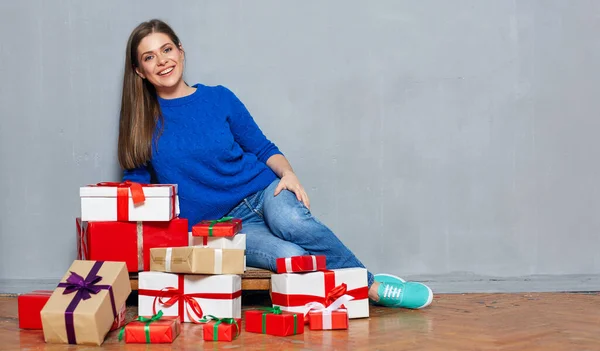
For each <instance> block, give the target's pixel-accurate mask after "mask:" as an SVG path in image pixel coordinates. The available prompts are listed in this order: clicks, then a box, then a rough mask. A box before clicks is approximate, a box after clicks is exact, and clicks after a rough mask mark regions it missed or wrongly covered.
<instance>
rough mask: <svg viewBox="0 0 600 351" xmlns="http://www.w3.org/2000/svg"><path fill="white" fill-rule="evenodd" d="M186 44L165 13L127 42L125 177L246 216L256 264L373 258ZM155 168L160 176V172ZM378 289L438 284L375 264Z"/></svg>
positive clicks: (423, 297) (373, 283)
mask: <svg viewBox="0 0 600 351" xmlns="http://www.w3.org/2000/svg"><path fill="white" fill-rule="evenodd" d="M184 59H185V52H184V51H183V46H182V45H181V42H180V41H179V38H178V37H177V35H176V34H175V33H174V32H173V30H172V29H171V28H170V27H169V26H168V25H167V24H166V23H164V22H162V21H159V20H151V21H149V22H144V23H141V24H140V25H139V26H138V27H136V28H135V29H134V30H133V32H132V33H131V36H130V37H129V40H128V42H127V51H126V59H125V72H124V78H123V96H122V103H121V118H120V129H119V162H120V164H121V167H122V168H123V169H124V170H125V172H124V177H123V178H124V180H131V181H136V182H141V183H150V182H151V180H155V182H157V183H172V184H178V186H179V199H180V209H181V217H182V218H187V219H188V220H189V223H190V226H191V225H192V224H195V223H197V222H199V221H201V220H203V219H216V218H221V217H223V216H232V217H237V218H241V219H242V221H243V227H244V233H246V240H247V243H246V256H247V263H248V265H249V266H253V267H259V268H265V269H269V270H273V271H274V270H275V259H276V258H278V257H290V256H299V255H309V254H312V255H325V256H326V257H327V268H328V269H335V268H346V267H364V266H363V264H362V263H361V262H360V261H359V260H358V259H357V258H356V256H355V255H354V254H353V253H352V252H351V251H350V250H349V249H348V248H347V247H346V246H345V245H344V244H343V243H342V242H341V241H340V240H339V239H338V238H337V237H336V236H335V234H333V233H332V232H331V230H329V229H328V228H327V227H326V226H325V225H323V224H322V223H321V222H319V221H318V220H317V219H316V218H315V217H313V216H312V214H311V213H310V210H309V208H310V202H309V198H308V195H307V194H306V191H305V190H304V188H303V187H302V185H301V184H300V181H299V180H298V177H296V175H295V174H294V171H293V169H292V167H291V166H290V164H289V162H288V161H287V160H286V158H285V157H284V156H283V154H282V153H281V152H280V151H279V149H278V148H277V146H275V145H274V144H273V143H272V142H271V141H269V140H268V139H267V138H266V137H265V136H264V135H263V133H262V131H261V130H260V128H259V127H258V126H257V125H256V123H255V122H254V120H253V118H252V116H251V115H250V114H249V112H248V111H247V110H246V108H245V107H244V104H242V102H241V101H240V100H239V99H238V98H237V97H236V96H235V95H234V94H233V93H232V92H231V91H230V90H228V89H227V88H225V87H223V86H216V87H209V86H204V85H201V84H196V85H194V86H189V85H187V84H186V83H185V82H184V80H183V68H184ZM151 175H152V176H153V177H151ZM368 285H369V298H370V299H371V300H372V301H373V302H374V303H377V304H379V305H383V306H389V307H406V308H422V307H425V306H427V305H429V304H430V303H431V300H432V297H433V294H432V293H431V290H430V289H429V288H428V287H427V286H425V285H423V284H420V283H412V282H408V283H407V282H404V281H403V280H402V279H400V278H398V277H395V276H392V275H387V274H379V275H375V276H373V274H371V273H370V272H369V273H368Z"/></svg>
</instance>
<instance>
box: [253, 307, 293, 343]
mask: <svg viewBox="0 0 600 351" xmlns="http://www.w3.org/2000/svg"><path fill="white" fill-rule="evenodd" d="M245 325H246V331H247V332H250V333H262V334H268V335H275V336H289V335H297V334H304V316H303V315H302V314H300V313H291V312H282V311H281V310H280V309H279V307H274V308H271V309H268V308H267V309H262V310H250V311H246V320H245Z"/></svg>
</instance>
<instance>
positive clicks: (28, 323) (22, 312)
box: [17, 290, 52, 329]
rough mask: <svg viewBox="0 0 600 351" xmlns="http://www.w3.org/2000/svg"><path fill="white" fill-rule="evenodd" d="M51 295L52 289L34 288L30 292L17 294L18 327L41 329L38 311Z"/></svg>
mask: <svg viewBox="0 0 600 351" xmlns="http://www.w3.org/2000/svg"><path fill="white" fill-rule="evenodd" d="M51 295H52V290H34V291H32V292H30V293H26V294H22V295H19V297H18V298H17V305H18V309H19V328H21V329H42V318H41V317H40V312H41V311H42V308H44V305H46V302H48V299H49V298H50V296H51Z"/></svg>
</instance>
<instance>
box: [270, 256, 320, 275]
mask: <svg viewBox="0 0 600 351" xmlns="http://www.w3.org/2000/svg"><path fill="white" fill-rule="evenodd" d="M275 263H276V264H277V273H299V272H315V271H324V270H326V269H327V267H326V258H325V256H321V255H319V256H315V255H306V256H292V257H280V258H278V259H276V260H275Z"/></svg>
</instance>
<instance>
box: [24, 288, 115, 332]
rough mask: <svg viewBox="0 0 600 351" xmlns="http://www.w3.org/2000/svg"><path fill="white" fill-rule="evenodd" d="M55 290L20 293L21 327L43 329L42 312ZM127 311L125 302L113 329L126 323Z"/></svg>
mask: <svg viewBox="0 0 600 351" xmlns="http://www.w3.org/2000/svg"><path fill="white" fill-rule="evenodd" d="M53 292H54V291H53V290H34V291H32V292H29V293H25V294H21V295H19V297H18V298H17V305H18V313H19V328H21V329H40V330H41V329H42V316H41V312H42V309H43V308H44V306H45V305H46V302H48V300H49V299H50V296H52V293H53ZM125 312H126V306H125V304H123V305H122V306H121V308H120V309H119V311H118V315H117V317H116V318H115V320H114V321H113V325H112V327H111V328H110V330H111V331H112V330H115V329H118V328H120V327H122V326H123V324H124V323H125Z"/></svg>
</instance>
